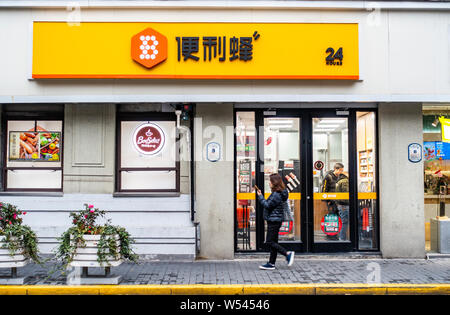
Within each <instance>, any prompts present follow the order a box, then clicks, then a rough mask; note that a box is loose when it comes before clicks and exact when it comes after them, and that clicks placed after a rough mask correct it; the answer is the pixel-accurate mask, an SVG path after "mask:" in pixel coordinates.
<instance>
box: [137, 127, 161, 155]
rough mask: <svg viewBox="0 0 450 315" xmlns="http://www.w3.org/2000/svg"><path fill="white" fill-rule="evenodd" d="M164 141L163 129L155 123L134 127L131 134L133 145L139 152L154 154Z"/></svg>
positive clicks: (158, 150) (159, 149)
mask: <svg viewBox="0 0 450 315" xmlns="http://www.w3.org/2000/svg"><path fill="white" fill-rule="evenodd" d="M165 141H166V137H165V135H164V131H163V130H162V129H161V128H160V127H159V126H158V125H156V124H152V123H146V124H143V125H140V126H139V127H137V128H136V130H135V131H134V134H133V143H134V147H135V148H136V150H137V151H138V152H139V153H142V154H146V155H155V154H157V153H159V152H160V151H161V150H162V149H163V147H164V143H165Z"/></svg>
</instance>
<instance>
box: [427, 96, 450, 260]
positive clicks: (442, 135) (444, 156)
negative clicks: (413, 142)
mask: <svg viewBox="0 0 450 315" xmlns="http://www.w3.org/2000/svg"><path fill="white" fill-rule="evenodd" d="M449 119H450V106H445V105H432V104H427V105H425V106H424V107H423V166H424V210H425V213H424V217H425V249H426V251H428V252H436V251H437V245H436V244H437V243H436V242H434V241H433V237H432V234H434V235H436V234H435V233H436V232H435V230H434V229H433V227H431V222H432V221H433V220H434V219H436V217H440V216H450V210H449V208H450V207H449V206H448V204H449V203H450V198H449V197H448V194H449V191H450V189H449V188H450V186H449V184H450V143H449V142H448V141H449V140H448V138H450V135H449V134H448V129H447V126H448V122H449ZM433 230H434V231H433ZM432 241H433V242H432Z"/></svg>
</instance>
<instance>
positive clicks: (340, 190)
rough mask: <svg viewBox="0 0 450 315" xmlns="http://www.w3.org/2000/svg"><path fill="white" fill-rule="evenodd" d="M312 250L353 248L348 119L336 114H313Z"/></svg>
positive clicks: (311, 168) (311, 171) (311, 166)
mask: <svg viewBox="0 0 450 315" xmlns="http://www.w3.org/2000/svg"><path fill="white" fill-rule="evenodd" d="M311 123H312V125H311V126H312V146H311V148H312V152H311V153H310V154H311V155H312V160H311V164H310V174H311V176H312V189H313V191H312V196H313V198H312V203H310V211H309V214H310V216H311V218H312V224H313V226H312V228H311V231H310V233H311V234H310V235H311V236H312V244H311V247H312V248H311V250H312V251H341V250H342V251H347V250H351V248H352V242H351V237H350V236H351V234H350V221H351V220H350V217H351V216H350V208H351V207H350V204H351V199H352V198H351V197H352V196H353V190H351V189H350V182H351V177H352V176H353V174H352V172H351V171H352V167H351V165H352V162H353V160H351V159H349V132H348V131H349V119H348V118H347V117H345V116H344V117H336V116H335V115H333V114H328V115H326V114H324V115H323V116H316V117H314V116H313V117H311Z"/></svg>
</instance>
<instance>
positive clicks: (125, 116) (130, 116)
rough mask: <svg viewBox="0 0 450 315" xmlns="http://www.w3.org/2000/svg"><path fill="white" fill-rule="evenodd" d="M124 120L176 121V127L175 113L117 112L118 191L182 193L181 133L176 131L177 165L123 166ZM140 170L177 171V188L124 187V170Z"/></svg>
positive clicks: (116, 181) (116, 185)
mask: <svg viewBox="0 0 450 315" xmlns="http://www.w3.org/2000/svg"><path fill="white" fill-rule="evenodd" d="M123 121H148V122H158V121H174V122H175V128H176V116H175V113H161V112H125V113H123V112H122V113H121V112H117V115H116V180H115V189H114V191H115V192H116V193H180V177H181V173H180V134H179V132H178V130H177V131H176V139H175V154H176V156H175V167H121V163H122V154H121V149H122V148H121V137H122V124H121V122H123ZM126 171H140V172H155V171H156V172H157V171H175V189H122V176H121V174H122V172H126Z"/></svg>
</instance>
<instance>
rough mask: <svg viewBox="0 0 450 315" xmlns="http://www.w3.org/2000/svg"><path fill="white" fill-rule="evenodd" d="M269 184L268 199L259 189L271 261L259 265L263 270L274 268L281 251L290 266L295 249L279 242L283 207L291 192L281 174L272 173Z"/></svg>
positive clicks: (259, 199)
mask: <svg viewBox="0 0 450 315" xmlns="http://www.w3.org/2000/svg"><path fill="white" fill-rule="evenodd" d="M269 185H270V189H271V190H272V193H271V194H270V196H269V198H267V200H265V199H264V196H263V194H262V193H261V190H259V189H257V190H256V192H257V194H258V201H259V202H260V203H261V205H262V207H263V209H264V212H263V213H264V220H266V221H267V234H266V246H267V247H268V248H269V249H270V257H269V262H267V263H266V264H264V265H261V266H259V268H260V269H263V270H274V269H275V262H276V260H277V254H278V253H280V254H282V255H283V256H285V257H286V261H287V263H288V266H292V264H293V263H294V255H295V252H293V251H290V252H288V251H286V249H285V248H284V247H282V246H281V245H280V244H278V233H279V232H280V228H281V224H282V223H283V207H284V203H286V202H287V200H288V197H289V192H288V191H287V189H286V187H285V185H284V183H283V180H282V178H281V176H280V175H279V174H276V173H275V174H272V175H270V177H269Z"/></svg>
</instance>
